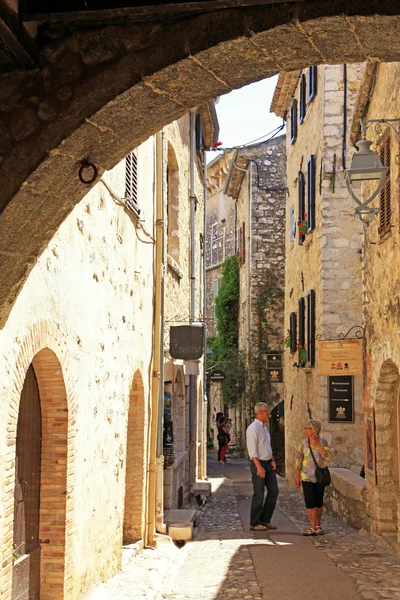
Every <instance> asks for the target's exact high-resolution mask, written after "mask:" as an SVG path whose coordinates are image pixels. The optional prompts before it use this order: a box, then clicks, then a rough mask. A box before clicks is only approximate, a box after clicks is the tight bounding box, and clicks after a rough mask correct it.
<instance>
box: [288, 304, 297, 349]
mask: <svg viewBox="0 0 400 600" xmlns="http://www.w3.org/2000/svg"><path fill="white" fill-rule="evenodd" d="M289 324H290V329H289V331H290V352H292V353H293V352H296V350H297V315H296V313H294V312H292V313H290V317H289Z"/></svg>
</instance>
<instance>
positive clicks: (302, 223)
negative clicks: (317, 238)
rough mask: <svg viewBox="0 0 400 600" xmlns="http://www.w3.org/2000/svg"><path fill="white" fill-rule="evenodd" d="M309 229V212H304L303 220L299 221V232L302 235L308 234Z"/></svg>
mask: <svg viewBox="0 0 400 600" xmlns="http://www.w3.org/2000/svg"><path fill="white" fill-rule="evenodd" d="M307 230H308V223H307V213H304V217H303V220H302V221H299V232H300V234H301V235H306V233H307Z"/></svg>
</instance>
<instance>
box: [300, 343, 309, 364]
mask: <svg viewBox="0 0 400 600" xmlns="http://www.w3.org/2000/svg"><path fill="white" fill-rule="evenodd" d="M299 363H300V366H301V367H305V366H306V364H307V344H304V346H299Z"/></svg>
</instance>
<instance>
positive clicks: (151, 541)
mask: <svg viewBox="0 0 400 600" xmlns="http://www.w3.org/2000/svg"><path fill="white" fill-rule="evenodd" d="M162 179H163V177H162V136H161V132H158V133H157V134H156V234H155V254H154V263H155V264H154V267H155V281H154V288H155V292H154V322H153V363H152V364H153V373H152V387H151V409H150V453H149V454H150V457H149V486H148V514H147V531H146V533H147V535H146V538H147V543H148V545H149V546H155V545H156V540H155V531H156V496H158V495H157V490H156V469H157V445H158V444H157V437H158V429H159V417H160V414H159V412H160V411H159V400H160V378H161V372H160V364H161V356H160V354H161V352H160V350H161V325H162V324H161V304H162V298H161V290H162V279H163V264H162V256H163V228H164V221H163V217H164V215H163V198H162Z"/></svg>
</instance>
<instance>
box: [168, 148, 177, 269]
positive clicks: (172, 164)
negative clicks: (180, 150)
mask: <svg viewBox="0 0 400 600" xmlns="http://www.w3.org/2000/svg"><path fill="white" fill-rule="evenodd" d="M179 200H180V199H179V166H178V161H177V158H176V154H175V151H174V149H173V147H172V145H171V144H170V143H168V163H167V253H168V254H169V256H171V257H172V258H173V259H174V260H175V261H176V262H177V263H178V264H179V259H180V235H179V225H180V223H179Z"/></svg>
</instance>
